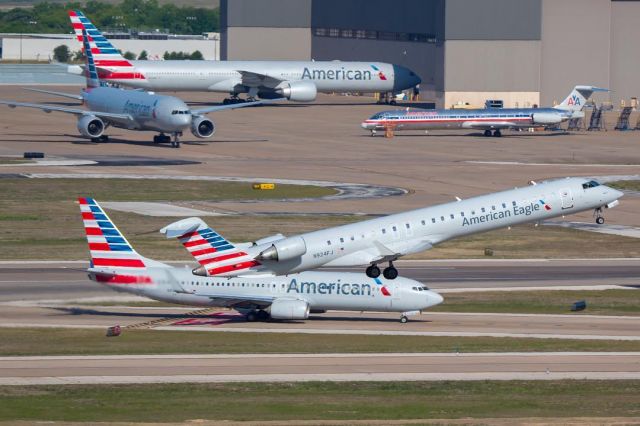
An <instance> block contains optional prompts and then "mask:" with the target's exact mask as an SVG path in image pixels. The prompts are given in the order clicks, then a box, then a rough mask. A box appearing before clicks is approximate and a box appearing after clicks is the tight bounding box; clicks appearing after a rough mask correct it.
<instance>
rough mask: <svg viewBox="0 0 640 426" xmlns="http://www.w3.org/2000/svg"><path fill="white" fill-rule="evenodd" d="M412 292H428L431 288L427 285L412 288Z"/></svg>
mask: <svg viewBox="0 0 640 426" xmlns="http://www.w3.org/2000/svg"><path fill="white" fill-rule="evenodd" d="M412 290H415V291H428V290H429V287H427V286H426V285H423V286H420V287H412Z"/></svg>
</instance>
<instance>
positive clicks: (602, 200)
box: [161, 178, 623, 280]
mask: <svg viewBox="0 0 640 426" xmlns="http://www.w3.org/2000/svg"><path fill="white" fill-rule="evenodd" d="M622 195H623V193H622V192H620V191H617V190H615V189H612V188H609V187H607V186H604V185H600V184H599V183H598V182H596V181H593V180H589V179H583V178H565V179H557V180H551V181H547V182H543V183H540V184H536V183H534V182H532V184H531V185H530V186H527V187H524V188H516V189H511V190H508V191H502V192H496V193H493V194H487V195H482V196H479V197H473V198H469V199H467V200H459V201H455V202H451V203H447V204H441V205H438V206H434V207H427V208H423V209H419V210H412V211H408V212H403V213H397V214H393V215H389V216H385V217H380V218H376V219H371V220H366V221H363V222H359V223H352V224H348V225H342V226H337V227H333V228H328V229H323V230H320V231H315V232H307V233H304V234H299V235H294V236H291V237H285V236H283V235H280V234H278V235H274V236H272V237H267V238H265V239H263V240H260V241H256V242H255V243H251V244H233V243H231V242H229V241H228V240H226V239H225V238H224V237H222V236H221V235H219V234H217V233H216V232H215V231H213V230H211V229H210V228H209V227H207V226H206V225H205V224H204V223H203V222H202V221H201V220H200V219H198V218H190V219H184V220H181V221H178V222H176V223H173V224H171V225H169V226H168V227H166V228H164V229H163V230H162V231H161V232H164V233H165V234H166V235H167V237H168V238H171V237H177V238H178V239H179V240H180V241H181V242H182V244H183V245H184V246H185V247H186V248H187V249H188V250H189V251H190V252H191V253H192V254H193V256H195V258H196V259H197V260H198V262H199V263H200V267H198V268H196V269H194V270H193V274H194V275H196V276H213V277H216V276H217V277H224V276H226V277H248V276H252V275H259V276H268V275H287V274H292V273H298V272H302V271H307V270H310V269H315V268H318V267H321V266H357V265H369V266H368V267H367V269H366V274H367V276H369V277H371V278H377V277H379V276H380V268H379V267H378V265H379V264H382V263H387V262H388V263H389V266H388V267H387V268H385V270H384V272H383V276H384V277H385V278H386V279H389V280H393V279H395V278H396V277H397V276H398V271H397V269H396V268H395V267H394V266H393V262H394V261H395V260H397V259H399V258H401V257H402V256H406V255H409V254H413V253H418V252H421V251H425V250H428V249H430V248H432V247H433V246H435V245H436V244H439V243H441V242H443V241H447V240H450V239H452V238H456V237H461V236H465V235H471V234H476V233H479V232H485V231H490V230H493V229H498V228H504V227H508V226H513V225H519V224H523V223H528V222H539V221H542V220H547V219H551V218H554V217H558V216H565V215H569V214H573V213H578V212H581V211H585V210H591V209H594V210H595V215H596V217H597V219H596V221H597V223H598V224H602V223H604V218H603V216H602V212H603V209H604V208H611V207H615V206H616V205H617V204H618V199H619V198H620V197H622Z"/></svg>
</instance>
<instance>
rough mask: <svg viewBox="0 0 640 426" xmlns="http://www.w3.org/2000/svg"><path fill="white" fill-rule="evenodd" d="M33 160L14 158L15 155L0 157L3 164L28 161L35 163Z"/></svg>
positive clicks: (0, 162)
mask: <svg viewBox="0 0 640 426" xmlns="http://www.w3.org/2000/svg"><path fill="white" fill-rule="evenodd" d="M33 162H34V161H33V160H27V159H24V158H17V157H16V158H14V157H11V158H9V157H0V165H2V164H26V163H33Z"/></svg>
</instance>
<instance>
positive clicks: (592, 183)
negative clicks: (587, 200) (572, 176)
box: [582, 180, 600, 189]
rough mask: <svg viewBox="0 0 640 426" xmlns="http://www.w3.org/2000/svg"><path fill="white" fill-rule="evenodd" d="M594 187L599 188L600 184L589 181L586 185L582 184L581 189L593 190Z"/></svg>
mask: <svg viewBox="0 0 640 426" xmlns="http://www.w3.org/2000/svg"><path fill="white" fill-rule="evenodd" d="M596 186H600V184H599V183H598V182H596V181H595V180H590V181H589V182H586V183H583V184H582V188H583V189H588V188H595V187H596Z"/></svg>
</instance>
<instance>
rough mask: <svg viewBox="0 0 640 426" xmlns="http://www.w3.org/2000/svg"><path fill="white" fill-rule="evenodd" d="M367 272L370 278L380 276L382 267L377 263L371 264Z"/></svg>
mask: <svg viewBox="0 0 640 426" xmlns="http://www.w3.org/2000/svg"><path fill="white" fill-rule="evenodd" d="M365 273H366V274H367V276H368V277H369V278H378V277H379V276H380V268H378V266H377V265H371V266H369V267H368V268H367V269H366V270H365Z"/></svg>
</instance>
